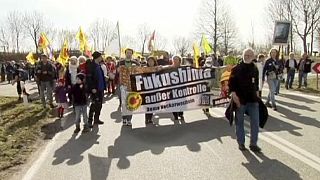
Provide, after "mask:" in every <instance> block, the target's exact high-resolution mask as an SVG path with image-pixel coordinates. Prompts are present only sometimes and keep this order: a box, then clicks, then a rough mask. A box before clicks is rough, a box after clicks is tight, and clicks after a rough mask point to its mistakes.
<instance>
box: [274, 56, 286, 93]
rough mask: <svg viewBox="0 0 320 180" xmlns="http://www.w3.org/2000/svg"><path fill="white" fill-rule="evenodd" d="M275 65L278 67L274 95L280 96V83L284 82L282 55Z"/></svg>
mask: <svg viewBox="0 0 320 180" xmlns="http://www.w3.org/2000/svg"><path fill="white" fill-rule="evenodd" d="M277 65H278V67H279V68H278V71H277V79H278V81H277V84H276V93H275V95H278V94H280V85H281V82H282V81H283V80H284V79H283V70H284V65H285V60H284V56H283V54H282V55H281V58H280V59H277Z"/></svg>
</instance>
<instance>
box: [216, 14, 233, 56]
mask: <svg viewBox="0 0 320 180" xmlns="http://www.w3.org/2000/svg"><path fill="white" fill-rule="evenodd" d="M219 32H220V34H221V37H222V38H221V42H220V43H221V44H222V47H223V48H221V49H222V52H223V53H224V54H226V55H227V53H228V52H229V49H231V48H233V47H234V45H235V43H236V35H237V30H236V25H235V23H234V21H233V18H231V16H230V14H229V11H224V12H223V15H222V18H221V25H220V26H219Z"/></svg>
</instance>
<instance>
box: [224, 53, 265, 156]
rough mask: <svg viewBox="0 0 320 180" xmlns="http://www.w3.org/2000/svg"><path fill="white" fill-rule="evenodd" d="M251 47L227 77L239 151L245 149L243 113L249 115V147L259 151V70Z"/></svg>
mask: <svg viewBox="0 0 320 180" xmlns="http://www.w3.org/2000/svg"><path fill="white" fill-rule="evenodd" d="M253 59H254V52H253V50H252V49H246V50H244V51H243V62H242V63H241V64H239V65H237V66H236V67H235V68H233V69H232V72H231V76H230V79H229V89H230V92H231V93H232V99H233V101H234V103H235V104H236V106H237V109H236V135H237V141H238V144H239V149H240V150H241V151H244V150H246V147H245V145H244V143H245V133H244V124H243V122H244V114H245V113H246V112H247V113H248V114H249V117H250V120H251V121H250V126H251V136H250V138H251V141H250V146H249V147H250V149H251V150H252V151H254V152H260V151H261V149H260V148H259V147H258V146H257V141H258V132H259V104H258V100H259V99H258V98H259V72H258V69H257V67H256V66H255V64H254V63H253V62H252V60H253Z"/></svg>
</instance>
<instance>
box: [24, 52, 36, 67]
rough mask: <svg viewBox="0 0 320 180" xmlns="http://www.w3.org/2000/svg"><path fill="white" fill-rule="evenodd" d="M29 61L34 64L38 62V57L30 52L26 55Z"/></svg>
mask: <svg viewBox="0 0 320 180" xmlns="http://www.w3.org/2000/svg"><path fill="white" fill-rule="evenodd" d="M26 59H27V61H28V62H29V63H30V64H32V65H34V64H35V63H36V59H35V58H34V57H33V53H32V52H29V54H28V55H27V56H26Z"/></svg>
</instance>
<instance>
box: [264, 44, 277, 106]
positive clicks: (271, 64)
mask: <svg viewBox="0 0 320 180" xmlns="http://www.w3.org/2000/svg"><path fill="white" fill-rule="evenodd" d="M269 55H270V58H269V59H268V60H267V61H266V63H265V64H264V67H263V72H262V83H263V84H264V81H265V76H266V75H267V82H268V86H269V94H268V98H267V102H266V106H267V107H273V110H275V111H276V110H277V106H276V100H275V93H276V87H277V83H278V76H277V75H278V72H279V71H278V70H279V65H278V63H277V60H276V59H277V57H278V50H277V49H271V50H270V53H269ZM270 101H271V103H272V106H271V104H270Z"/></svg>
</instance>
